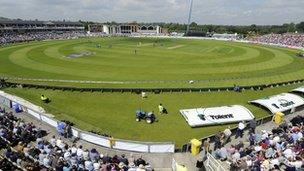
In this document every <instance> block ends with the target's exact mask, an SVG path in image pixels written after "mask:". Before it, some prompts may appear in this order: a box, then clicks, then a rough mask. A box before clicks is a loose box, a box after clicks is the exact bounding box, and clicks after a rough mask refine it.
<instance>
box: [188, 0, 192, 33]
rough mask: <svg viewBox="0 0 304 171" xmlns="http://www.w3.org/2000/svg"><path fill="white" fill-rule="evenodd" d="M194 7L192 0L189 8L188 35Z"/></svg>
mask: <svg viewBox="0 0 304 171" xmlns="http://www.w3.org/2000/svg"><path fill="white" fill-rule="evenodd" d="M192 7H193V0H190V6H189V16H188V25H187V32H186V35H187V34H188V33H189V31H190V24H191V16H192Z"/></svg>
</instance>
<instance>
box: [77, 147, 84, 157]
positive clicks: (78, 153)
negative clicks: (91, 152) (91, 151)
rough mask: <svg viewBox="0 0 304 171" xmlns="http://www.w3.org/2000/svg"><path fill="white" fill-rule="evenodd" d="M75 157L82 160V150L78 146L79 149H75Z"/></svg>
mask: <svg viewBox="0 0 304 171" xmlns="http://www.w3.org/2000/svg"><path fill="white" fill-rule="evenodd" d="M76 154H77V156H78V157H79V158H82V157H83V156H82V155H83V150H82V145H80V146H79V147H78V149H77V153H76Z"/></svg>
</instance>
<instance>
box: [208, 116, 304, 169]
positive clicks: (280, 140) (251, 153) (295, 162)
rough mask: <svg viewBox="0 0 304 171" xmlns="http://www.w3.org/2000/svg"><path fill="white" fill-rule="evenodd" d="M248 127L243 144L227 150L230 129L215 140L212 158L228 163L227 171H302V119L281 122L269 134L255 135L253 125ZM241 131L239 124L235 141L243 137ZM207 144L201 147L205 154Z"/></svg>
mask: <svg viewBox="0 0 304 171" xmlns="http://www.w3.org/2000/svg"><path fill="white" fill-rule="evenodd" d="M248 126H249V133H248V136H247V135H246V139H247V141H246V142H243V141H241V140H240V141H239V142H238V143H237V144H232V145H229V146H227V145H226V144H227V142H229V139H230V136H231V132H230V131H229V129H226V130H225V131H223V132H221V133H219V134H218V135H216V137H215V146H214V151H213V155H214V156H215V157H216V158H217V159H219V160H221V161H226V162H227V163H229V164H230V170H253V171H268V170H271V171H279V170H289V171H300V170H302V169H303V168H304V162H303V161H304V138H303V133H304V117H301V116H296V117H294V118H293V119H292V120H291V122H290V123H287V122H286V121H284V122H283V123H282V124H280V125H279V126H278V127H277V128H273V129H272V130H271V131H266V130H261V131H255V127H256V123H255V122H254V121H252V122H250V123H249V124H248ZM244 128H245V125H244V123H243V122H241V123H240V124H239V126H238V129H237V133H236V138H238V137H242V136H243V130H244ZM244 137H245V136H244ZM209 141H210V140H206V141H205V142H204V145H203V146H204V150H207V151H209V152H210V149H209ZM247 142H248V143H247ZM225 145H226V146H225Z"/></svg>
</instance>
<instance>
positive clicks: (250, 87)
mask: <svg viewBox="0 0 304 171" xmlns="http://www.w3.org/2000/svg"><path fill="white" fill-rule="evenodd" d="M5 79H7V78H2V79H0V88H2V87H18V86H20V87H23V88H36V89H48V90H62V91H80V92H120V93H123V92H131V93H141V92H153V93H156V94H157V93H163V92H170V93H174V92H211V91H213V92H214V91H217V92H219V91H233V90H234V87H206V88H80V87H64V86H49V85H40V84H25V83H16V82H10V81H7V80H5ZM303 82H304V79H300V80H292V81H286V82H279V83H272V84H261V85H248V86H240V88H241V90H263V89H266V88H272V87H279V86H286V85H290V84H297V83H303Z"/></svg>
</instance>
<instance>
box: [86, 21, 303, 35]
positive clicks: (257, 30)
mask: <svg viewBox="0 0 304 171" xmlns="http://www.w3.org/2000/svg"><path fill="white" fill-rule="evenodd" d="M80 22H82V23H83V24H84V25H85V27H86V29H87V28H88V25H89V24H93V23H94V22H84V21H80ZM104 24H109V25H115V24H117V23H116V22H107V23H104ZM138 24H145V25H149V24H154V25H160V26H161V27H162V28H164V29H166V30H168V32H169V33H171V32H179V33H185V32H186V29H187V25H186V24H179V23H138ZM190 30H191V31H192V32H202V33H231V34H233V33H238V34H243V35H245V36H246V35H249V34H257V35H263V34H270V33H277V34H282V33H294V32H298V33H304V22H300V23H285V24H282V25H255V24H252V25H248V26H243V25H213V24H205V25H199V24H197V23H195V22H192V23H191V25H190Z"/></svg>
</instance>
